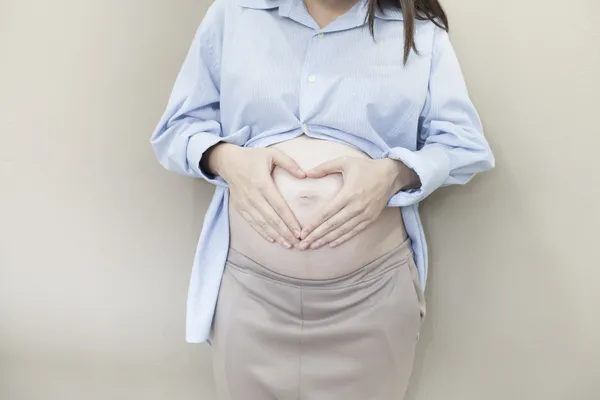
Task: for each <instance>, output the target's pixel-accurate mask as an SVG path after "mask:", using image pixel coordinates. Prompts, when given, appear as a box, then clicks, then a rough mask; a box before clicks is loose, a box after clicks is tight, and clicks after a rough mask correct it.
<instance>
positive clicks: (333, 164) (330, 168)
mask: <svg viewBox="0 0 600 400" xmlns="http://www.w3.org/2000/svg"><path fill="white" fill-rule="evenodd" d="M345 166H346V159H345V158H344V157H339V158H335V159H333V160H331V161H326V162H324V163H322V164H319V165H317V166H316V167H314V168H313V169H310V170H308V171H306V177H307V178H312V179H316V178H323V177H324V176H327V175H331V174H337V173H342V172H343V171H344V167H345Z"/></svg>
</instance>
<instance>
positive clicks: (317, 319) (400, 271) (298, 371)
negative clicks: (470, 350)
mask: <svg viewBox="0 0 600 400" xmlns="http://www.w3.org/2000/svg"><path fill="white" fill-rule="evenodd" d="M424 313H425V302H424V298H423V294H422V291H421V288H420V285H419V281H418V275H417V269H416V267H415V263H414V259H413V254H412V251H411V246H410V242H409V241H406V242H404V243H402V244H401V245H400V246H398V247H397V248H396V249H394V250H392V251H391V252H389V253H387V254H384V255H383V256H381V257H380V258H378V259H377V260H375V261H373V262H371V263H369V264H367V265H365V266H364V267H362V268H360V269H359V270H357V271H355V272H353V273H351V274H348V275H346V276H343V277H341V278H336V279H331V280H303V279H295V278H290V277H286V276H283V275H280V274H277V273H274V272H272V271H271V270H268V269H266V268H265V267H263V266H261V265H259V264H257V263H255V262H254V261H252V260H250V259H249V258H247V257H245V256H244V255H242V254H240V253H238V252H236V251H235V250H233V249H230V252H229V256H228V262H227V265H226V268H225V273H224V276H223V281H222V284H221V289H220V293H219V300H218V303H217V309H216V314H215V319H214V324H213V332H212V337H211V343H212V349H213V363H214V373H215V382H216V386H217V390H218V393H219V396H220V398H221V399H224V400H396V399H398V400H401V399H402V398H403V397H404V393H405V392H406V388H407V386H408V381H409V378H410V375H411V370H412V365H413V358H414V352H415V346H416V341H417V337H418V333H419V329H420V326H421V321H422V318H423V316H424Z"/></svg>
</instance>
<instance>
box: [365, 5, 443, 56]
mask: <svg viewBox="0 0 600 400" xmlns="http://www.w3.org/2000/svg"><path fill="white" fill-rule="evenodd" d="M387 7H396V8H400V9H401V10H402V14H403V16H404V38H405V39H404V64H406V62H407V61H408V56H409V55H410V51H411V50H414V51H415V52H416V51H417V47H416V45H415V20H419V21H427V20H428V21H431V22H433V23H434V24H435V25H437V26H438V27H439V28H441V29H444V30H445V31H448V28H449V26H448V17H447V16H446V12H445V11H444V8H443V7H442V5H441V4H440V2H439V1H438V0H369V5H368V11H367V17H366V19H367V22H368V23H369V30H370V31H371V35H372V36H373V37H375V27H374V25H375V11H376V10H377V9H379V10H383V9H384V8H387Z"/></svg>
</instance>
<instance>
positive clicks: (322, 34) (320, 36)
mask: <svg viewBox="0 0 600 400" xmlns="http://www.w3.org/2000/svg"><path fill="white" fill-rule="evenodd" d="M317 36H318V37H319V39H323V38H324V37H325V34H324V33H319V34H318V35H317Z"/></svg>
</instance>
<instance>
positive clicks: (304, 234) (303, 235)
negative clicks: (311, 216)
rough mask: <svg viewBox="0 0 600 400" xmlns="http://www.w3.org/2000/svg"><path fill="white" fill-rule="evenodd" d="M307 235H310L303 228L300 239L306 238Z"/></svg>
mask: <svg viewBox="0 0 600 400" xmlns="http://www.w3.org/2000/svg"><path fill="white" fill-rule="evenodd" d="M306 236H308V231H307V230H303V231H302V233H301V234H300V239H304V238H306Z"/></svg>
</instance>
